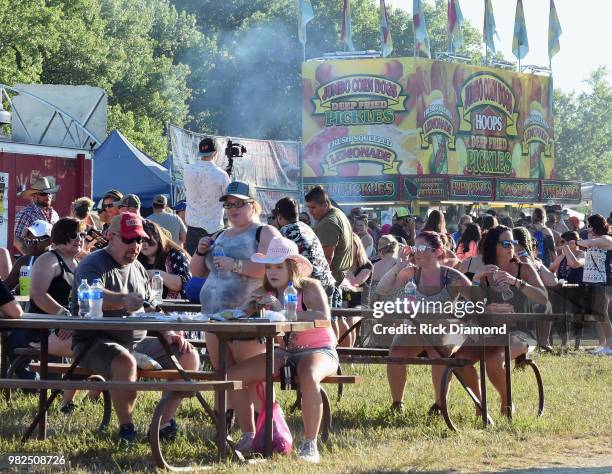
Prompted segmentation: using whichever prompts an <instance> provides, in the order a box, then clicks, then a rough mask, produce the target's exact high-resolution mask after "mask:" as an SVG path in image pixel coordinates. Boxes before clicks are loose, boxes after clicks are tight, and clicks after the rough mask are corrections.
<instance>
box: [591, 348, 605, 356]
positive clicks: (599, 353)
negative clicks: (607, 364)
mask: <svg viewBox="0 0 612 474" xmlns="http://www.w3.org/2000/svg"><path fill="white" fill-rule="evenodd" d="M605 350H606V348H605V347H598V348H597V349H595V350H594V351H591V354H593V355H604V351H605Z"/></svg>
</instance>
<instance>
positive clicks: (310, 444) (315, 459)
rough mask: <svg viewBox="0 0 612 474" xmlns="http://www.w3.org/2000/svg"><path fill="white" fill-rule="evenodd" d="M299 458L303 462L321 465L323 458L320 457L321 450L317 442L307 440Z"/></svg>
mask: <svg viewBox="0 0 612 474" xmlns="http://www.w3.org/2000/svg"><path fill="white" fill-rule="evenodd" d="M298 458H299V459H301V460H302V461H306V462H310V463H313V464H317V463H319V461H321V457H320V456H319V450H318V449H317V441H316V440H313V439H307V440H305V441H304V444H302V447H301V448H300V454H298Z"/></svg>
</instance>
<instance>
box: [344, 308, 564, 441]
mask: <svg viewBox="0 0 612 474" xmlns="http://www.w3.org/2000/svg"><path fill="white" fill-rule="evenodd" d="M373 314H374V311H373V310H372V309H366V308H335V309H332V316H338V317H358V318H362V319H360V320H359V321H357V322H356V323H355V324H353V326H351V327H350V328H349V330H348V331H347V333H345V334H344V335H343V337H341V338H340V341H342V340H343V339H344V338H345V337H346V335H347V334H348V332H350V331H357V330H358V329H359V328H360V327H361V325H362V323H363V321H364V320H366V319H368V320H374V321H387V322H392V321H399V320H409V321H411V322H413V323H414V324H419V323H427V322H432V321H436V320H437V321H442V320H449V319H453V318H454V317H453V315H452V314H436V313H419V314H416V315H414V317H412V316H410V317H409V318H407V317H406V316H405V315H395V314H388V315H386V316H385V317H384V318H374V316H373ZM571 316H572V315H571V314H568V313H552V314H543V313H508V314H494V313H482V314H471V315H466V316H465V317H464V318H455V319H456V321H457V322H461V323H472V324H476V325H479V326H489V327H491V326H499V325H503V324H506V325H507V328H508V330H507V331H506V334H505V336H503V337H502V339H501V340H500V339H498V340H497V341H496V342H501V344H500V345H502V346H503V347H504V360H505V374H506V390H507V392H506V393H507V400H508V407H507V409H506V414H507V416H508V418H512V409H511V407H512V360H511V357H510V345H511V336H512V335H511V331H510V329H511V327H513V326H515V325H516V324H517V323H519V322H531V323H536V322H542V321H564V320H566V319H567V318H569V317H571ZM420 337H421V339H422V340H423V343H424V345H426V346H430V347H432V348H433V349H434V350H436V351H437V352H438V355H439V356H441V354H440V352H439V349H438V348H437V347H436V346H435V345H434V344H432V343H430V342H428V339H427V337H425V336H422V335H421V336H420ZM477 345H478V347H480V360H479V363H478V364H479V371H480V385H481V402H480V408H481V413H482V422H483V425H484V426H485V427H486V426H487V425H488V424H489V423H490V418H489V416H488V406H487V386H486V361H485V354H486V347H487V340H486V336H484V335H483V336H479V339H478V342H477ZM338 352H339V354H340V356H341V358H342V354H343V353H344V352H346V354H348V355H349V356H350V357H351V360H357V359H359V360H360V361H364V362H366V363H367V360H368V358H371V359H372V360H374V359H381V357H382V360H383V362H384V361H385V359H386V362H387V363H400V362H394V361H392V360H391V359H390V358H389V357H388V354H387V355H380V354H379V353H378V352H376V351H370V352H371V353H370V352H369V351H367V350H366V351H364V356H359V355H357V354H358V350H357V351H355V350H351V349H346V351H345V350H344V348H338ZM353 354H355V355H353ZM414 362H415V363H418V362H417V361H414ZM458 362H460V359H452V358H441V360H440V361H439V362H434V363H440V364H442V365H446V366H447V368H446V372H445V374H444V376H443V381H442V385H443V387H442V393H444V392H445V385H446V384H447V383H448V377H449V375H450V373H451V372H454V369H455V368H456V367H457V366H460V364H458ZM527 362H528V363H529V365H531V367H532V369H533V371H534V373H535V376H536V381H537V383H538V395H539V403H538V416H540V415H541V414H542V413H543V411H544V388H543V382H542V379H541V375H540V372H539V369H538V367H537V366H536V365H535V363H533V361H530V360H527ZM454 374H455V376H456V377H457V378H458V379H459V381H460V382H461V383H462V385H463V386H464V388H465V389H466V390H468V389H467V387H466V385H465V384H464V383H463V382H462V380H461V378H460V376H459V374H457V373H456V372H454ZM468 393H469V394H470V396H471V397H472V399H473V400H474V397H473V396H472V395H473V394H471V393H470V391H469V390H468ZM477 405H478V404H477ZM442 408H443V415H444V418H445V421H446V422H447V424H448V426H449V427H450V428H451V429H456V428H455V427H454V425H453V423H452V421H451V420H450V418H448V413H447V410H446V407H442Z"/></svg>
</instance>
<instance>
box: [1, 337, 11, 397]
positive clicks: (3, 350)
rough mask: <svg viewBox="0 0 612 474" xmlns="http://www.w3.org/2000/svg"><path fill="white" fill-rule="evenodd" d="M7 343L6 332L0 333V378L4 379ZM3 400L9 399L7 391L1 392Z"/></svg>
mask: <svg viewBox="0 0 612 474" xmlns="http://www.w3.org/2000/svg"><path fill="white" fill-rule="evenodd" d="M7 343H8V331H0V378H3V379H5V378H6V374H7V373H8V351H7V349H6V345H7ZM3 392H4V398H5V399H6V401H7V402H8V401H9V400H10V399H11V396H10V393H11V391H10V390H9V389H6V390H3Z"/></svg>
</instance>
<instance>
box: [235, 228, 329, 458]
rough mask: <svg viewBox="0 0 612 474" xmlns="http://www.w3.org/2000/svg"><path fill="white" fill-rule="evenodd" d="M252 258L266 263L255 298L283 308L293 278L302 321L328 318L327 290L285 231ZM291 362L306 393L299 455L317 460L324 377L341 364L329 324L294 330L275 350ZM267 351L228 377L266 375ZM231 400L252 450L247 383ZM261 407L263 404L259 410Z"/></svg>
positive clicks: (248, 380)
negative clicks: (284, 234)
mask: <svg viewBox="0 0 612 474" xmlns="http://www.w3.org/2000/svg"><path fill="white" fill-rule="evenodd" d="M251 261H253V262H256V263H263V264H264V265H265V276H264V283H263V289H260V290H256V291H255V292H254V293H253V295H252V297H251V299H252V300H253V299H254V300H255V301H256V302H257V303H259V304H266V307H267V308H268V309H274V310H279V309H281V308H282V305H281V304H280V302H279V300H282V299H283V294H284V291H285V289H286V288H287V286H288V284H289V282H293V286H294V288H295V289H296V290H297V292H298V303H297V318H298V321H315V320H329V319H330V310H329V305H328V303H327V296H326V294H325V291H324V290H323V287H322V286H321V284H320V283H319V281H317V280H314V279H312V278H307V276H308V275H310V273H311V272H312V265H311V264H310V262H308V260H306V259H305V258H304V257H302V256H301V255H300V253H299V251H298V248H297V245H296V244H295V243H294V242H292V241H290V240H288V239H285V238H284V237H275V238H273V239H272V241H271V242H270V246H269V247H268V252H267V254H266V255H264V254H261V253H256V254H255V255H253V256H252V257H251ZM286 363H289V364H290V365H292V366H293V367H294V369H296V374H297V377H296V381H297V383H298V385H299V387H300V391H301V393H302V420H303V422H304V443H303V444H302V447H301V449H300V454H299V456H300V458H301V459H303V460H305V461H309V462H314V463H316V462H319V453H318V450H317V435H318V432H319V426H320V424H321V418H322V415H323V400H322V398H321V392H320V385H319V384H320V382H321V380H323V379H324V378H325V377H327V376H330V375H333V374H335V373H336V371H337V369H338V354H337V353H336V337H335V336H334V333H333V331H332V330H331V329H330V328H314V329H309V330H307V331H304V332H299V333H293V334H290V335H289V337H288V338H286V339H285V343H284V344H282V345H281V348H279V349H277V350H276V351H275V355H274V369H275V373H276V374H279V371H280V368H281V367H282V366H283V365H285V364H286ZM265 368H266V355H265V354H259V355H257V356H255V357H252V358H250V359H248V360H245V361H243V362H241V363H239V364H237V365H235V366H233V367H232V368H231V369H230V370H229V372H228V377H229V380H241V381H243V383H244V385H243V386H244V387H245V388H246V386H249V385H255V384H257V383H259V382H263V381H264V380H265ZM230 398H231V401H232V406H233V407H234V410H235V413H236V418H237V420H238V423H239V425H240V429H241V430H242V432H243V435H242V438H241V439H240V441H239V443H238V446H237V447H238V449H239V450H241V451H249V450H250V449H251V446H252V443H253V438H254V437H255V420H254V416H253V406H252V404H251V400H250V398H249V393H248V391H247V390H246V389H243V390H235V391H233V392H230ZM258 411H259V410H258Z"/></svg>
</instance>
